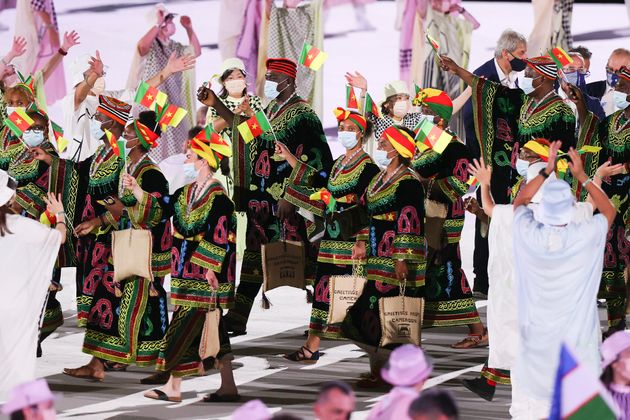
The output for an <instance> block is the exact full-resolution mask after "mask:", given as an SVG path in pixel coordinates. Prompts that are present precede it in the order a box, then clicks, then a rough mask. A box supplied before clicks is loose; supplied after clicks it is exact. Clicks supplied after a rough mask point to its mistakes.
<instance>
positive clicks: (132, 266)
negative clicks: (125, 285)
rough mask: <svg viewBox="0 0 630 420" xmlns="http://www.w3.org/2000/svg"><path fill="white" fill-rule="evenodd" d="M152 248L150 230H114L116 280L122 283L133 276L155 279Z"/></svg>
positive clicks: (113, 255)
mask: <svg viewBox="0 0 630 420" xmlns="http://www.w3.org/2000/svg"><path fill="white" fill-rule="evenodd" d="M152 250H153V239H152V236H151V231H150V230H145V229H125V230H118V231H115V232H112V261H113V264H114V282H116V283H120V282H121V281H122V280H125V279H127V278H129V277H133V276H138V277H141V278H145V279H149V280H151V281H153V271H151V257H152V254H153V252H152Z"/></svg>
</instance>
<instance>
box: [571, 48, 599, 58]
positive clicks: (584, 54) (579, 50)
mask: <svg viewBox="0 0 630 420" xmlns="http://www.w3.org/2000/svg"><path fill="white" fill-rule="evenodd" d="M569 52H570V53H572V52H576V53H579V54H580V55H581V56H582V58H584V59H585V60H590V59H591V57H592V56H593V53H592V52H591V50H589V49H588V48H586V47H585V46H584V45H578V46H577V47H573V48H571V49H570V50H569Z"/></svg>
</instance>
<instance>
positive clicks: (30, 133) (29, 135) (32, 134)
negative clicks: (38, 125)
mask: <svg viewBox="0 0 630 420" xmlns="http://www.w3.org/2000/svg"><path fill="white" fill-rule="evenodd" d="M22 140H24V143H26V145H27V146H28V147H37V146H39V145H40V144H42V143H43V142H44V132H43V131H42V130H26V131H25V132H24V134H23V135H22Z"/></svg>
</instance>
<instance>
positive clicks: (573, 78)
mask: <svg viewBox="0 0 630 420" xmlns="http://www.w3.org/2000/svg"><path fill="white" fill-rule="evenodd" d="M564 75H565V76H567V82H569V83H571V84H572V85H575V86H577V85H578V82H579V80H580V77H579V76H580V74H579V73H578V72H577V71H572V72H570V73H569V72H565V73H564Z"/></svg>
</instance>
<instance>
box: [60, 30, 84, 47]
mask: <svg viewBox="0 0 630 420" xmlns="http://www.w3.org/2000/svg"><path fill="white" fill-rule="evenodd" d="M79 39H80V38H79V34H78V33H77V31H71V32H70V33H68V32H65V33H64V34H63V44H61V49H62V50H64V51H65V52H68V51H69V50H70V48H72V47H74V46H75V45H79V44H80V43H81V42H79Z"/></svg>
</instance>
